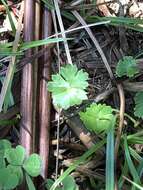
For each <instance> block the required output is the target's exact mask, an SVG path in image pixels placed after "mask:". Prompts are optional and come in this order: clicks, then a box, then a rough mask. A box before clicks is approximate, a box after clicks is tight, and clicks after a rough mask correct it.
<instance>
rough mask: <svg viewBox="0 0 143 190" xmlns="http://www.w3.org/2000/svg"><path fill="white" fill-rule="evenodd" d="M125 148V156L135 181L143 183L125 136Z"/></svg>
mask: <svg viewBox="0 0 143 190" xmlns="http://www.w3.org/2000/svg"><path fill="white" fill-rule="evenodd" d="M124 150H125V156H126V160H127V163H128V167H129V170H130V173H131V175H132V177H133V179H134V182H136V183H138V184H141V181H140V177H139V175H138V172H137V170H136V168H135V166H134V164H133V161H132V159H131V156H130V152H129V147H128V144H127V137H126V136H125V137H124Z"/></svg>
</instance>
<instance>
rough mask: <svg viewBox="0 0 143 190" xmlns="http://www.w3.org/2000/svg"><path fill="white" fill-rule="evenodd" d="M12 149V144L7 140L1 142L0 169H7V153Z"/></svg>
mask: <svg viewBox="0 0 143 190" xmlns="http://www.w3.org/2000/svg"><path fill="white" fill-rule="evenodd" d="M10 148H11V143H10V142H9V141H8V140H6V139H2V140H0V168H3V167H5V165H6V163H5V152H6V150H7V149H10Z"/></svg>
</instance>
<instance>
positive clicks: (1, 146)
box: [0, 139, 11, 150]
mask: <svg viewBox="0 0 143 190" xmlns="http://www.w3.org/2000/svg"><path fill="white" fill-rule="evenodd" d="M9 148H11V142H9V141H8V140H6V139H2V140H0V150H6V149H9Z"/></svg>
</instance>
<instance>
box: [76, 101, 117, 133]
mask: <svg viewBox="0 0 143 190" xmlns="http://www.w3.org/2000/svg"><path fill="white" fill-rule="evenodd" d="M112 112H113V110H112V108H111V107H110V106H107V105H105V104H95V103H93V104H91V105H90V107H88V108H86V111H85V112H80V113H79V115H80V119H81V120H82V121H83V123H84V124H85V126H86V127H87V129H88V130H90V131H94V132H96V133H101V132H108V130H110V128H111V126H112V122H113V124H114V123H115V122H114V118H115V116H114V115H113V114H112Z"/></svg>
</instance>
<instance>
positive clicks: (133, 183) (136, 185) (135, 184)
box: [123, 176, 143, 190]
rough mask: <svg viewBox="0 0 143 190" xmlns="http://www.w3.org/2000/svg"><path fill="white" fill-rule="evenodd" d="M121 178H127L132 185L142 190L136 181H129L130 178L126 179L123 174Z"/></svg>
mask: <svg viewBox="0 0 143 190" xmlns="http://www.w3.org/2000/svg"><path fill="white" fill-rule="evenodd" d="M123 178H124V179H125V180H127V181H128V182H129V183H131V184H132V185H134V186H135V187H137V188H138V189H140V190H143V187H141V186H140V185H138V184H137V183H135V182H133V181H131V180H130V179H128V178H127V177H125V176H123Z"/></svg>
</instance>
